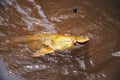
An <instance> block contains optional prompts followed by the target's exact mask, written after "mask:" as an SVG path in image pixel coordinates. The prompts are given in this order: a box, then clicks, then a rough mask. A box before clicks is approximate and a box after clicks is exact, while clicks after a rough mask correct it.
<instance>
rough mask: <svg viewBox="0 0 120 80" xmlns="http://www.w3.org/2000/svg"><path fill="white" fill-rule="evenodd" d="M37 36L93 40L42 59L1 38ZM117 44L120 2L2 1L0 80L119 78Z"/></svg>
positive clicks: (119, 60)
mask: <svg viewBox="0 0 120 80" xmlns="http://www.w3.org/2000/svg"><path fill="white" fill-rule="evenodd" d="M75 1H76V2H75ZM74 7H77V8H78V12H77V13H76V14H75V13H73V10H72V9H73V8H74ZM36 33H53V34H54V33H59V34H70V35H77V36H81V35H83V36H88V37H89V38H90V41H89V42H88V44H87V45H85V46H83V47H82V48H81V49H80V50H79V51H75V52H69V51H68V52H63V53H58V54H50V55H45V56H43V57H40V58H32V57H31V54H32V53H33V52H32V51H30V50H29V49H28V48H27V47H26V44H17V45H16V46H12V45H11V46H4V44H5V43H4V41H3V40H4V39H3V37H4V38H8V37H9V38H10V37H13V36H18V37H19V36H24V35H28V34H36ZM119 41H120V0H0V80H120V42H119Z"/></svg>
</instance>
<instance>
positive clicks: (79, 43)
mask: <svg viewBox="0 0 120 80" xmlns="http://www.w3.org/2000/svg"><path fill="white" fill-rule="evenodd" d="M87 43H88V41H84V42H78V41H76V42H75V43H74V45H76V46H82V45H85V44H87Z"/></svg>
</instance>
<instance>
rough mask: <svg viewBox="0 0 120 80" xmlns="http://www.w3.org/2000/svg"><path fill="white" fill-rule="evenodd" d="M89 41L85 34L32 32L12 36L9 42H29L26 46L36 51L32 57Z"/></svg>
mask: <svg viewBox="0 0 120 80" xmlns="http://www.w3.org/2000/svg"><path fill="white" fill-rule="evenodd" d="M88 41H89V38H88V37H86V36H84V37H83V36H71V35H62V34H33V35H26V36H21V37H13V38H11V40H10V43H12V44H16V43H29V44H28V48H29V49H30V50H32V51H34V50H36V52H35V53H34V54H33V55H32V57H40V56H44V55H46V54H50V53H54V52H55V51H65V50H72V49H73V48H78V47H80V46H82V45H84V44H86V43H87V42H88Z"/></svg>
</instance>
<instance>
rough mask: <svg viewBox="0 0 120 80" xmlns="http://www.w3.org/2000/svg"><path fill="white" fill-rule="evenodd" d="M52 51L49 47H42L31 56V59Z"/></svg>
mask: <svg viewBox="0 0 120 80" xmlns="http://www.w3.org/2000/svg"><path fill="white" fill-rule="evenodd" d="M53 52H54V50H53V49H52V48H50V47H44V48H42V49H40V50H38V51H37V52H36V53H35V54H33V55H32V57H40V56H44V55H45V54H49V53H53Z"/></svg>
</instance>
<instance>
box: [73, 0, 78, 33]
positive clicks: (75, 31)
mask: <svg viewBox="0 0 120 80" xmlns="http://www.w3.org/2000/svg"><path fill="white" fill-rule="evenodd" d="M77 12H78V8H77V0H74V7H73V18H74V34H75V35H78V27H77V26H78V25H77Z"/></svg>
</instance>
